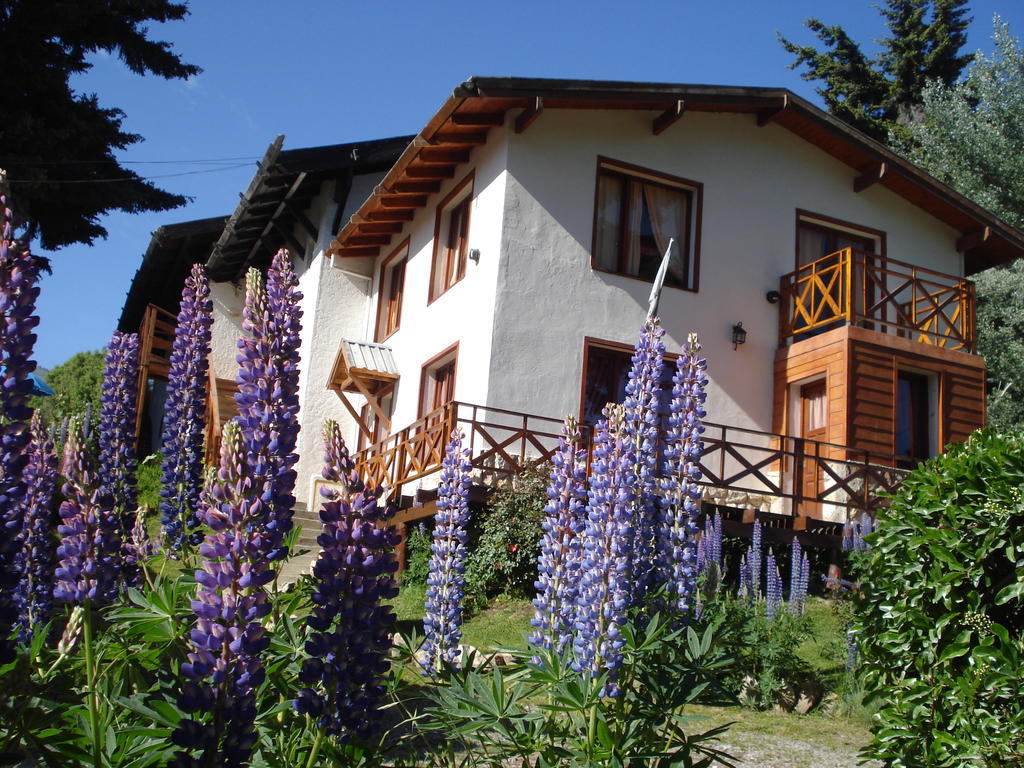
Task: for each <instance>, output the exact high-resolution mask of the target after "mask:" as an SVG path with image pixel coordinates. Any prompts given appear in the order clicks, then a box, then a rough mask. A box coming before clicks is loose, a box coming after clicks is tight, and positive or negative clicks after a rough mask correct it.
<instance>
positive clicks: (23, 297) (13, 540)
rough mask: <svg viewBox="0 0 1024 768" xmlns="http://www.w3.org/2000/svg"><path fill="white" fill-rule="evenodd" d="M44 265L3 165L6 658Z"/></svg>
mask: <svg viewBox="0 0 1024 768" xmlns="http://www.w3.org/2000/svg"><path fill="white" fill-rule="evenodd" d="M38 277H39V269H38V267H37V265H36V262H35V260H34V259H33V258H32V254H31V253H29V249H28V244H27V243H25V242H22V241H20V240H16V239H15V237H14V214H13V212H12V211H11V208H10V203H9V199H8V196H7V177H6V174H5V173H4V172H3V171H2V170H0V321H2V322H0V423H2V425H3V430H2V437H0V664H2V663H3V662H5V661H7V660H8V659H9V658H10V655H11V650H12V649H11V648H10V647H9V646H8V643H7V638H8V637H9V636H10V633H11V629H12V627H13V626H14V622H15V620H16V618H17V609H16V607H15V605H14V602H13V599H12V598H13V594H14V587H15V585H16V584H17V583H18V580H19V574H18V573H17V571H16V570H15V568H14V556H15V552H16V551H17V537H18V534H19V532H20V531H21V527H22V520H21V513H22V509H23V507H22V506H21V504H20V502H21V499H22V497H23V496H24V494H25V484H24V481H23V475H22V473H23V472H24V470H25V467H26V465H27V464H28V451H27V449H28V444H29V439H30V435H29V424H28V422H29V419H30V418H31V415H32V411H31V409H30V408H29V395H30V394H31V392H32V381H31V380H30V379H29V374H30V373H32V371H34V370H35V367H36V364H35V362H34V361H33V360H32V348H33V346H34V345H35V341H36V335H35V333H33V329H34V328H35V327H36V326H37V325H38V324H39V318H38V317H37V316H36V314H35V303H36V298H37V297H38V296H39V288H38V287H37V286H36V282H37V279H38Z"/></svg>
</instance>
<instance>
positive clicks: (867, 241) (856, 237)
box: [796, 211, 885, 269]
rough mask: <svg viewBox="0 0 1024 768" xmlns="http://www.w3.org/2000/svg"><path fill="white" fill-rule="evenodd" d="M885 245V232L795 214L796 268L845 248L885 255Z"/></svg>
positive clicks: (826, 217) (799, 212)
mask: <svg viewBox="0 0 1024 768" xmlns="http://www.w3.org/2000/svg"><path fill="white" fill-rule="evenodd" d="M884 246H885V233H884V232H880V231H878V230H875V229H868V228H867V227H859V226H857V225H855V224H850V223H849V222H845V221H840V220H839V219H833V218H830V217H828V216H820V215H817V214H812V213H808V212H806V211H797V238H796V267H797V269H799V268H800V267H803V266H806V265H807V264H810V263H811V262H814V261H817V260H818V259H820V258H822V257H823V256H828V255H830V254H833V253H836V252H837V251H841V250H843V249H844V248H853V249H854V250H857V251H863V252H864V253H871V254H877V255H880V256H884V255H885V247H884Z"/></svg>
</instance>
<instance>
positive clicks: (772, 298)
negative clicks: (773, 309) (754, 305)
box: [764, 291, 782, 304]
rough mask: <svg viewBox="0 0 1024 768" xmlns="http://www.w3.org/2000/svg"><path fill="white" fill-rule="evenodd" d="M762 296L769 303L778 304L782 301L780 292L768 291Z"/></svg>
mask: <svg viewBox="0 0 1024 768" xmlns="http://www.w3.org/2000/svg"><path fill="white" fill-rule="evenodd" d="M764 298H765V300H766V301H767V302H768V303H769V304H778V303H779V302H780V301H782V294H781V293H779V292H778V291H768V293H766V294H765V295H764Z"/></svg>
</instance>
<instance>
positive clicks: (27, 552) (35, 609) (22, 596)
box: [14, 414, 57, 641]
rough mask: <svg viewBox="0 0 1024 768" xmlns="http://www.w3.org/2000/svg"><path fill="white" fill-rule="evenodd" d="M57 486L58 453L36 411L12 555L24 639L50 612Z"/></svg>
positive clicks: (27, 638)
mask: <svg viewBox="0 0 1024 768" xmlns="http://www.w3.org/2000/svg"><path fill="white" fill-rule="evenodd" d="M56 488H57V453H56V451H55V450H54V445H53V440H52V439H50V437H49V436H48V435H47V434H46V432H45V430H44V429H43V423H42V421H41V419H40V418H39V415H38V414H36V415H35V416H33V418H32V443H31V446H30V449H29V460H28V466H27V467H25V495H24V496H23V497H22V499H21V502H20V506H21V508H22V514H23V521H24V524H23V526H22V529H21V536H20V538H19V540H18V544H19V546H18V553H17V555H16V556H15V566H16V568H17V571H18V573H19V574H21V580H20V581H19V582H18V586H17V587H16V588H15V592H14V600H15V604H16V605H17V608H18V626H19V627H21V634H22V637H23V638H24V639H25V640H26V641H28V640H30V639H31V637H32V627H33V625H34V624H42V623H45V622H46V621H48V620H49V618H50V615H51V613H52V607H53V571H54V568H55V567H56V547H55V545H54V539H53V531H52V530H51V523H50V518H51V514H52V512H53V509H52V505H53V493H54V491H55V490H56Z"/></svg>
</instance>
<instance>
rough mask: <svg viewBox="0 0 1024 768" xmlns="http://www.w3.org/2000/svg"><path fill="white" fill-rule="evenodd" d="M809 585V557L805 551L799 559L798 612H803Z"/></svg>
mask: <svg viewBox="0 0 1024 768" xmlns="http://www.w3.org/2000/svg"><path fill="white" fill-rule="evenodd" d="M810 585H811V558H810V557H808V555H807V553H806V552H804V553H803V557H802V558H801V560H800V612H801V613H803V610H804V606H806V605H807V590H808V589H809V587H810Z"/></svg>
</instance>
